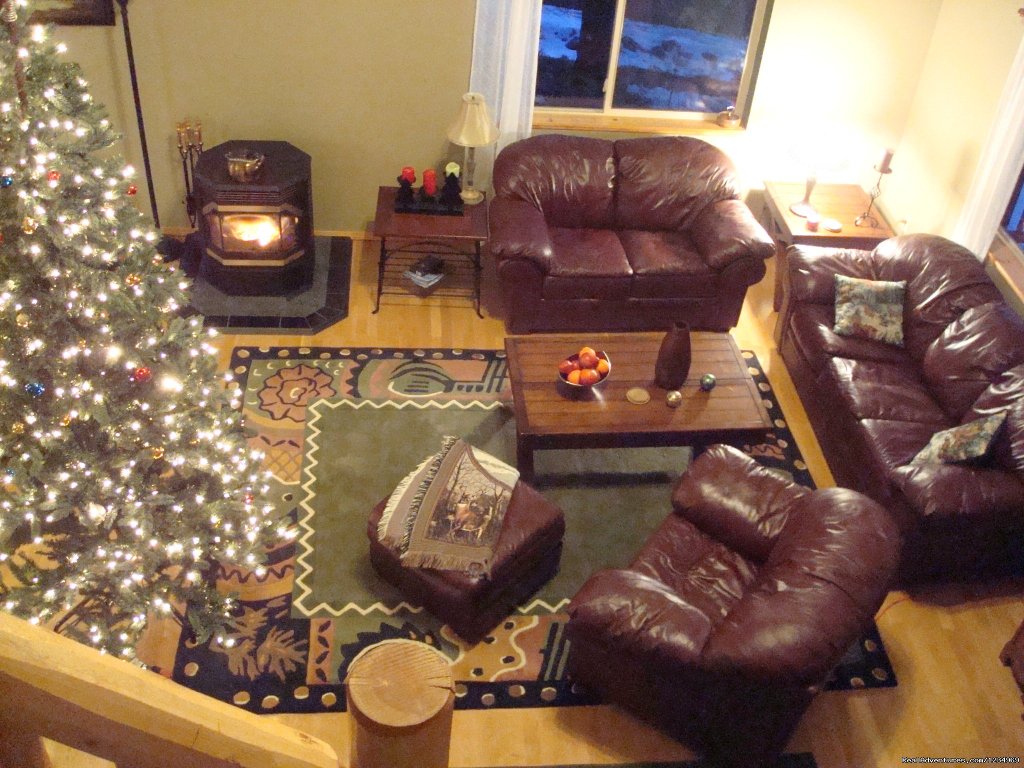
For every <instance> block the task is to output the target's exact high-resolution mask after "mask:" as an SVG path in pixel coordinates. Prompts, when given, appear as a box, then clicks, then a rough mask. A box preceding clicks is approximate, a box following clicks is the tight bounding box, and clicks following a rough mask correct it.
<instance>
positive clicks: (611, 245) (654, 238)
mask: <svg viewBox="0 0 1024 768" xmlns="http://www.w3.org/2000/svg"><path fill="white" fill-rule="evenodd" d="M493 176H494V187H495V196H494V199H493V200H492V201H491V205H490V211H489V213H490V241H489V248H490V252H491V254H492V255H493V257H494V259H495V263H496V265H497V272H498V279H499V283H500V285H501V291H502V297H503V299H504V304H505V325H506V328H507V329H508V331H509V332H510V333H529V332H532V331H572V330H581V331H613V330H659V329H668V328H670V327H671V326H672V324H673V323H675V322H687V323H689V324H690V325H691V326H692V327H693V328H695V329H700V330H714V331H726V330H728V329H729V328H731V327H733V326H734V325H735V324H736V321H737V319H738V317H739V314H740V309H741V308H742V305H743V297H744V296H745V295H746V290H747V287H748V286H750V285H753V284H754V283H756V282H758V281H759V280H760V279H761V278H762V277H763V276H764V273H765V265H764V259H766V258H767V257H769V256H771V255H772V254H773V253H774V252H775V246H774V243H773V242H772V240H771V239H770V238H769V237H768V234H767V233H766V232H765V231H764V229H763V228H762V227H761V226H760V224H758V223H757V221H756V220H755V219H754V217H753V214H751V212H750V210H749V209H748V208H747V206H746V204H745V203H744V202H743V201H742V200H740V199H739V198H740V192H739V185H738V183H737V179H736V175H735V171H734V169H733V166H732V163H731V162H730V161H729V158H728V157H726V155H725V154H723V153H722V152H721V151H719V150H718V149H716V148H715V147H713V146H711V145H710V144H708V143H707V142H704V141H701V140H700V139H695V138H689V137H678V136H674V137H654V138H642V139H623V140H619V141H610V140H607V139H598V138H593V137H582V136H565V135H543V136H533V137H531V138H528V139H524V140H522V141H518V142H515V143H514V144H510V145H509V146H507V147H505V148H504V149H503V150H502V151H501V153H500V154H499V155H498V157H497V159H496V161H495V165H494V174H493Z"/></svg>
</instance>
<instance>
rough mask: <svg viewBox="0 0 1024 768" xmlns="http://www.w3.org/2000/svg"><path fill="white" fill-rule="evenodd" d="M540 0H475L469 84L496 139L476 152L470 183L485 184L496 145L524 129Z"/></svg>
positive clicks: (529, 116) (533, 80)
mask: <svg viewBox="0 0 1024 768" xmlns="http://www.w3.org/2000/svg"><path fill="white" fill-rule="evenodd" d="M541 5H542V0H477V4H476V28H475V31H474V33H473V65H472V72H471V74H470V78H469V89H470V90H471V91H476V92H478V93H482V94H483V95H484V99H485V100H486V101H487V106H488V107H489V108H490V110H491V114H492V116H493V117H494V120H495V122H497V123H498V130H499V135H498V141H497V143H496V144H494V145H493V146H491V147H486V148H484V149H478V150H477V152H476V157H477V165H476V186H477V187H478V188H480V189H487V188H488V187H490V183H491V166H492V165H493V164H494V157H495V155H496V154H497V152H499V151H501V148H502V147H504V146H505V145H507V144H511V143H512V142H513V141H518V140H519V139H524V138H526V137H527V136H529V135H530V127H531V124H532V122H533V92H534V88H535V87H536V82H537V46H538V42H539V40H540V13H541Z"/></svg>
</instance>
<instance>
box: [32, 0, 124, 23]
mask: <svg viewBox="0 0 1024 768" xmlns="http://www.w3.org/2000/svg"><path fill="white" fill-rule="evenodd" d="M36 5H37V7H38V10H37V11H36V12H35V13H33V14H32V19H31V20H32V22H34V23H37V24H78V25H106V26H113V24H114V0H39V1H38V2H37V4H36Z"/></svg>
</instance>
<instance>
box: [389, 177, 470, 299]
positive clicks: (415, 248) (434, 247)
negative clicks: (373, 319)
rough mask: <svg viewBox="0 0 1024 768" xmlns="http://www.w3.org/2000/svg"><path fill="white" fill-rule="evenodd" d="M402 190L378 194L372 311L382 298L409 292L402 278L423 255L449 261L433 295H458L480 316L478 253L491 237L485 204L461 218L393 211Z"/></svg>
mask: <svg viewBox="0 0 1024 768" xmlns="http://www.w3.org/2000/svg"><path fill="white" fill-rule="evenodd" d="M397 192H398V187H381V188H380V189H379V190H378V191H377V213H376V215H375V216H374V222H373V234H374V236H376V237H379V238H380V258H379V260H378V262H377V300H376V303H375V304H374V308H373V313H374V314H376V313H377V312H379V311H380V297H381V295H382V294H385V293H391V294H398V293H411V292H412V284H411V283H410V284H409V286H408V287H404V286H403V279H404V278H403V274H404V272H405V271H406V270H407V269H409V267H411V266H412V265H413V264H415V263H416V261H417V260H418V259H420V258H422V257H423V256H427V255H430V256H437V257H438V258H440V259H442V260H443V261H444V262H445V269H446V274H445V277H444V279H443V280H442V281H441V282H440V283H438V285H437V288H436V289H432V290H431V293H432V294H436V295H441V296H459V297H465V298H469V299H471V300H472V301H473V308H474V309H475V310H476V314H477V317H483V314H481V312H480V273H481V263H480V255H481V251H482V249H483V244H484V243H485V242H487V238H488V235H489V229H488V222H487V203H486V201H485V202H482V203H480V204H479V205H467V206H465V207H464V208H463V212H462V213H461V214H459V215H451V216H449V215H441V214H438V215H434V214H426V213H395V194H396V193H397Z"/></svg>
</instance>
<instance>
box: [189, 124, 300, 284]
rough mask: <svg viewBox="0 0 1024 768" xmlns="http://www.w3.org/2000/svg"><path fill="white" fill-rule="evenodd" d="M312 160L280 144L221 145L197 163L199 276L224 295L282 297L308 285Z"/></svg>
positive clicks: (248, 142) (205, 153) (285, 143)
mask: <svg viewBox="0 0 1024 768" xmlns="http://www.w3.org/2000/svg"><path fill="white" fill-rule="evenodd" d="M310 168H311V163H310V157H309V155H307V154H306V153H305V152H303V151H301V150H299V149H296V148H295V147H294V146H292V145H291V144H289V143H288V142H285V141H226V142H224V143H223V144H218V145H217V146H215V147H212V148H210V149H207V150H205V151H204V152H203V153H202V154H201V155H200V156H199V159H198V160H197V161H196V167H195V173H194V195H195V204H196V211H197V213H198V216H197V217H196V218H197V221H196V223H197V225H198V229H199V236H200V241H201V247H202V257H201V262H200V267H199V273H200V275H202V276H203V277H204V278H205V279H206V280H207V281H209V282H210V283H211V284H212V285H214V286H215V287H217V288H218V289H220V290H221V291H223V292H224V293H228V294H233V295H240V296H265V295H283V294H289V293H293V292H296V291H300V290H304V289H306V288H308V287H309V285H310V283H311V282H312V280H313V269H314V265H315V261H316V253H315V247H314V242H313V191H312V185H311V176H310Z"/></svg>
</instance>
